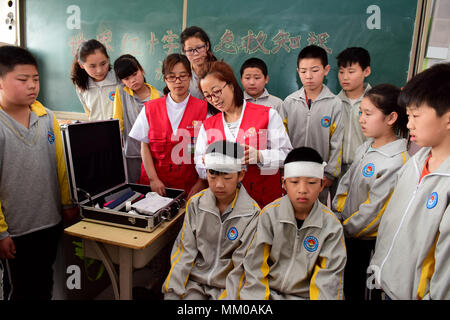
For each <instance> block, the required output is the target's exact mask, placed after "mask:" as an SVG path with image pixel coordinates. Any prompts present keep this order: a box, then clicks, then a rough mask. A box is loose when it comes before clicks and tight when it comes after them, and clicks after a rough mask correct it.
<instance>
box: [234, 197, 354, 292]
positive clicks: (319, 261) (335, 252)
mask: <svg viewBox="0 0 450 320" xmlns="http://www.w3.org/2000/svg"><path fill="white" fill-rule="evenodd" d="M346 261H347V255H346V249H345V242H344V236H343V230H342V226H341V223H340V222H339V220H338V219H337V217H336V216H335V215H334V214H333V213H332V212H331V211H330V209H328V208H327V207H326V206H324V205H323V204H321V203H320V202H319V201H318V200H317V201H316V202H315V204H314V206H313V208H312V209H311V212H310V213H309V215H308V217H307V218H306V219H305V221H304V222H303V225H302V227H301V228H300V229H298V228H297V223H296V220H295V214H294V209H293V207H292V204H291V202H290V200H289V197H288V196H287V195H286V196H284V197H282V198H281V199H278V200H277V201H274V202H273V203H271V204H269V205H268V206H267V207H265V208H264V209H263V210H262V211H261V214H260V218H259V221H258V227H257V232H256V234H255V239H254V240H253V242H252V245H251V248H250V250H249V252H248V254H247V255H246V257H245V259H244V270H245V281H246V282H245V285H244V287H243V288H242V290H241V291H240V298H241V299H244V300H245V299H258V300H261V299H311V300H313V299H314V300H317V299H343V285H344V282H343V281H344V279H343V276H344V267H345V263H346Z"/></svg>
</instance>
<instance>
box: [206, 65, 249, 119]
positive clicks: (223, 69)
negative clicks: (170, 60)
mask: <svg viewBox="0 0 450 320" xmlns="http://www.w3.org/2000/svg"><path fill="white" fill-rule="evenodd" d="M208 75H212V76H214V77H216V78H217V79H219V80H220V81H225V82H226V83H228V84H230V85H232V86H233V95H234V103H235V104H236V105H238V106H242V103H243V101H244V92H243V91H242V89H241V87H240V86H239V83H238V81H237V80H236V77H235V76H234V72H233V69H232V68H231V67H230V66H229V65H228V64H227V63H226V62H224V61H214V62H212V63H211V65H210V66H209V69H208V71H206V73H205V74H204V75H203V76H202V77H200V81H199V82H198V87H199V89H200V91H201V92H203V90H202V87H201V82H202V81H201V80H203V79H204V78H206V76H208ZM214 109H215V108H214ZM218 112H219V111H217V109H216V111H215V112H214V113H212V114H217V113H218Z"/></svg>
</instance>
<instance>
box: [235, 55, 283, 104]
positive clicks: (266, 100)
mask: <svg viewBox="0 0 450 320" xmlns="http://www.w3.org/2000/svg"><path fill="white" fill-rule="evenodd" d="M240 72H241V83H242V87H243V88H244V99H245V100H246V101H249V102H252V103H255V104H260V105H263V106H266V107H272V108H274V109H275V110H276V111H277V112H280V109H281V105H282V104H283V100H281V99H280V98H278V97H275V96H273V95H271V94H269V92H268V91H267V89H266V85H267V83H269V75H268V71H267V65H266V63H265V62H264V61H263V60H261V59H258V58H250V59H248V60H246V61H245V62H244V63H243V64H242V66H241V70H240Z"/></svg>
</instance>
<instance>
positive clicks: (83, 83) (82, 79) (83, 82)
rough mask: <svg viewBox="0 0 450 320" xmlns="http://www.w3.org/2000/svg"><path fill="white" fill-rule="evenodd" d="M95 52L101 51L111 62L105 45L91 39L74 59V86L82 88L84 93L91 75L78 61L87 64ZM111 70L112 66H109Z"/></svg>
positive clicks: (83, 44) (71, 74)
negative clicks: (89, 57) (87, 60)
mask: <svg viewBox="0 0 450 320" xmlns="http://www.w3.org/2000/svg"><path fill="white" fill-rule="evenodd" d="M95 50H100V52H101V53H103V54H104V55H105V56H106V58H108V60H109V56H108V53H107V52H106V48H105V46H104V45H103V44H101V43H100V42H99V41H97V40H95V39H91V40H88V41H85V42H83V43H82V44H81V45H80V47H79V48H78V50H77V55H76V56H75V58H74V59H73V62H72V69H71V72H70V79H71V80H72V82H73V84H74V85H75V86H77V87H78V88H80V89H81V90H82V91H85V90H87V88H88V84H89V75H88V74H87V72H86V70H84V69H83V68H81V67H80V64H79V63H78V61H81V62H85V61H86V58H87V56H89V55H91V54H93V53H95ZM109 70H111V64H110V65H109Z"/></svg>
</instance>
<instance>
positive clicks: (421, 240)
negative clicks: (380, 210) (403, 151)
mask: <svg viewBox="0 0 450 320" xmlns="http://www.w3.org/2000/svg"><path fill="white" fill-rule="evenodd" d="M430 152H431V148H422V149H420V150H419V151H418V152H417V153H416V154H415V155H414V156H413V157H412V158H411V159H410V160H409V161H408V162H407V163H406V165H405V166H404V167H403V168H402V169H401V171H400V172H399V175H398V181H397V184H396V186H395V190H394V193H393V195H392V198H393V199H395V201H390V202H389V205H388V206H387V208H386V212H385V213H384V215H383V219H382V220H381V223H380V226H379V228H378V237H377V242H376V247H375V254H374V256H373V258H372V260H371V267H372V270H374V271H375V279H376V282H377V284H379V285H381V288H382V290H383V291H384V292H385V293H386V294H387V295H388V296H389V297H390V298H391V299H404V300H415V299H419V300H420V299H433V300H443V299H446V300H448V299H450V259H449V252H450V251H449V250H450V241H449V235H450V206H449V199H450V157H447V159H446V160H445V161H444V162H443V163H442V164H441V165H440V167H439V168H438V169H437V170H435V171H434V172H431V173H429V174H428V175H425V176H424V177H423V178H422V180H420V177H421V174H422V171H423V169H424V166H425V163H426V161H427V159H428V157H429V156H430ZM419 180H420V181H419Z"/></svg>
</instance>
